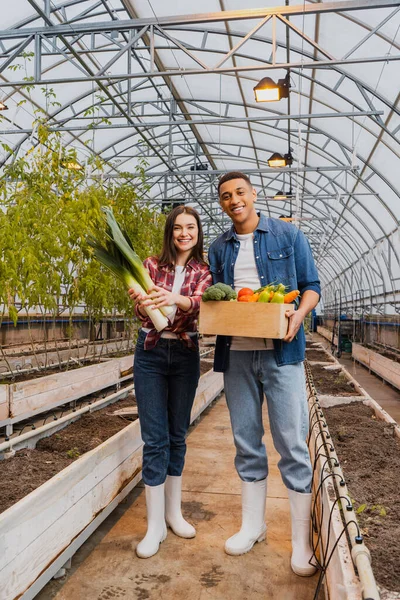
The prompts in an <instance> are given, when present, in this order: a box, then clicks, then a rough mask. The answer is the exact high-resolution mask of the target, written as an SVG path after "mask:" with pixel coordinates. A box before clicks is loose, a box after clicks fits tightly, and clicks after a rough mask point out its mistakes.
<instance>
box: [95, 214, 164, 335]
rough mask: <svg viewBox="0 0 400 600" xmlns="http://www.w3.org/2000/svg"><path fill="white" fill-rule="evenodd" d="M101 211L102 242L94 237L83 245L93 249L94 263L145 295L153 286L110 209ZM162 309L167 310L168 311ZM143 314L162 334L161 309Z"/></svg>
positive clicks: (162, 315)
mask: <svg viewBox="0 0 400 600" xmlns="http://www.w3.org/2000/svg"><path fill="white" fill-rule="evenodd" d="M103 211H104V213H105V215H106V222H107V225H106V238H105V240H104V242H102V241H100V240H98V239H97V238H95V237H94V236H89V237H88V238H87V242H88V244H89V246H91V247H92V248H93V250H94V255H95V257H96V258H97V260H98V261H99V262H101V264H102V265H104V266H105V267H107V268H108V269H109V270H110V271H111V272H112V273H114V275H116V276H117V277H118V278H119V279H121V281H123V282H124V283H125V285H126V286H127V288H128V289H130V288H132V289H134V290H135V292H137V293H138V294H143V295H145V294H146V293H147V291H148V290H149V289H150V288H152V287H153V285H154V283H153V281H152V280H151V278H150V275H149V273H148V271H147V270H146V269H145V267H144V266H143V264H142V261H141V260H140V258H139V256H138V255H137V254H136V252H135V251H134V249H133V246H132V242H131V240H130V239H129V237H128V234H127V233H126V232H122V231H121V229H120V228H119V226H118V223H117V222H116V220H115V218H114V215H113V212H112V210H111V208H108V207H104V208H103ZM164 308H167V309H168V308H169V307H164ZM144 310H145V311H146V313H147V314H148V315H149V317H150V319H151V320H152V321H153V324H154V327H155V328H156V329H157V331H162V330H163V329H165V327H167V326H168V319H167V318H166V317H165V314H162V312H161V310H163V309H161V310H159V309H158V308H149V307H148V306H145V307H144ZM164 312H165V311H164Z"/></svg>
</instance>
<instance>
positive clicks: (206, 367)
mask: <svg viewBox="0 0 400 600" xmlns="http://www.w3.org/2000/svg"><path fill="white" fill-rule="evenodd" d="M207 358H208V356H207ZM212 368H213V364H212V362H211V361H210V362H206V361H205V360H201V361H200V375H204V373H207V371H210V370H211V369H212Z"/></svg>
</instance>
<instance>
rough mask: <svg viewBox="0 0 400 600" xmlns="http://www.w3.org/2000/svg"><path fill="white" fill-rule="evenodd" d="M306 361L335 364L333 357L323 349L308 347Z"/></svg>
mask: <svg viewBox="0 0 400 600" xmlns="http://www.w3.org/2000/svg"><path fill="white" fill-rule="evenodd" d="M306 359H307V360H309V361H310V362H323V363H332V362H335V359H334V358H333V356H331V355H330V354H328V353H327V352H326V351H325V350H324V349H323V348H318V347H315V346H314V347H313V346H310V347H307V348H306Z"/></svg>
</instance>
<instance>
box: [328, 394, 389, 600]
mask: <svg viewBox="0 0 400 600" xmlns="http://www.w3.org/2000/svg"><path fill="white" fill-rule="evenodd" d="M324 414H325V416H326V419H327V422H328V426H329V431H330V433H331V435H332V438H333V443H334V445H335V449H336V451H337V454H338V456H339V460H340V464H341V467H342V469H343V472H344V476H345V479H346V482H347V484H348V487H349V491H350V494H351V497H352V499H353V500H354V505H355V507H356V510H357V519H358V522H359V524H360V527H361V529H362V533H363V535H364V538H365V540H364V541H365V544H366V545H367V547H368V548H369V550H370V552H371V555H372V568H373V571H374V574H375V578H376V580H377V582H378V584H379V585H381V586H383V587H384V588H386V589H388V590H393V591H400V494H399V473H400V441H399V440H398V438H396V437H393V430H392V427H391V426H390V425H388V424H387V423H384V422H383V421H380V420H378V419H377V418H376V417H375V414H374V412H373V411H372V409H370V408H369V407H367V406H365V405H364V404H362V403H361V402H352V403H351V404H345V405H343V404H342V405H340V406H335V407H332V408H324Z"/></svg>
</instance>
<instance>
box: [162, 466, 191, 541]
mask: <svg viewBox="0 0 400 600" xmlns="http://www.w3.org/2000/svg"><path fill="white" fill-rule="evenodd" d="M181 498H182V477H174V476H172V475H167V480H166V482H165V520H166V522H167V525H169V527H171V529H172V531H173V532H174V533H175V535H179V537H182V538H193V537H194V536H195V535H196V530H195V528H194V527H193V526H192V525H190V523H188V522H187V521H185V519H184V518H183V516H182V509H181Z"/></svg>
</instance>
